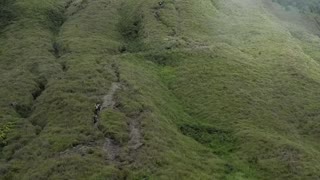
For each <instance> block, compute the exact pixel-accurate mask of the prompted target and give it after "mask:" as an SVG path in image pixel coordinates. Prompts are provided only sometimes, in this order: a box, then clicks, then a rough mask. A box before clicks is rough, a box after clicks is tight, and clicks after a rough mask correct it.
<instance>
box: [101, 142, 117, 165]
mask: <svg viewBox="0 0 320 180" xmlns="http://www.w3.org/2000/svg"><path fill="white" fill-rule="evenodd" d="M103 151H104V152H105V153H106V154H107V160H111V161H115V160H116V159H117V158H118V157H119V153H120V151H121V148H120V146H119V145H118V144H117V143H116V142H115V141H114V140H113V139H111V138H106V141H105V143H104V145H103Z"/></svg>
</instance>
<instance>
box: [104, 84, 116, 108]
mask: <svg viewBox="0 0 320 180" xmlns="http://www.w3.org/2000/svg"><path fill="white" fill-rule="evenodd" d="M118 89H120V83H117V82H114V83H112V85H111V88H110V90H109V92H108V94H107V95H105V96H104V97H103V98H102V100H103V102H102V106H101V110H103V109H108V108H113V107H114V105H115V101H114V100H113V96H114V94H115V93H116V91H117V90H118Z"/></svg>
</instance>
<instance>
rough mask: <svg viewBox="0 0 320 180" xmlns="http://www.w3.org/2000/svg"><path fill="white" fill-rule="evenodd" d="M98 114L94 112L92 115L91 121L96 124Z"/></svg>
mask: <svg viewBox="0 0 320 180" xmlns="http://www.w3.org/2000/svg"><path fill="white" fill-rule="evenodd" d="M98 120H99V119H98V115H97V114H95V115H94V116H93V123H94V124H96V123H97V122H98Z"/></svg>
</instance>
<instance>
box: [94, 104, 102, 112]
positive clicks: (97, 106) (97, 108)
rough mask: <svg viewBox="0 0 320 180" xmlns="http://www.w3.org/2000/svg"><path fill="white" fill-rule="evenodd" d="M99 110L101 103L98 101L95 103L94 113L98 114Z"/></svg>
mask: <svg viewBox="0 0 320 180" xmlns="http://www.w3.org/2000/svg"><path fill="white" fill-rule="evenodd" d="M100 110H101V104H100V103H96V105H95V110H94V113H95V114H98V113H99V112H100Z"/></svg>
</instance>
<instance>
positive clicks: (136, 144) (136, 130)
mask: <svg viewBox="0 0 320 180" xmlns="http://www.w3.org/2000/svg"><path fill="white" fill-rule="evenodd" d="M129 129H130V134H129V137H130V140H129V142H128V146H129V149H130V150H137V149H139V148H140V147H141V146H142V145H143V143H142V142H141V139H142V136H141V132H140V123H139V119H137V118H134V119H130V124H129Z"/></svg>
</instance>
